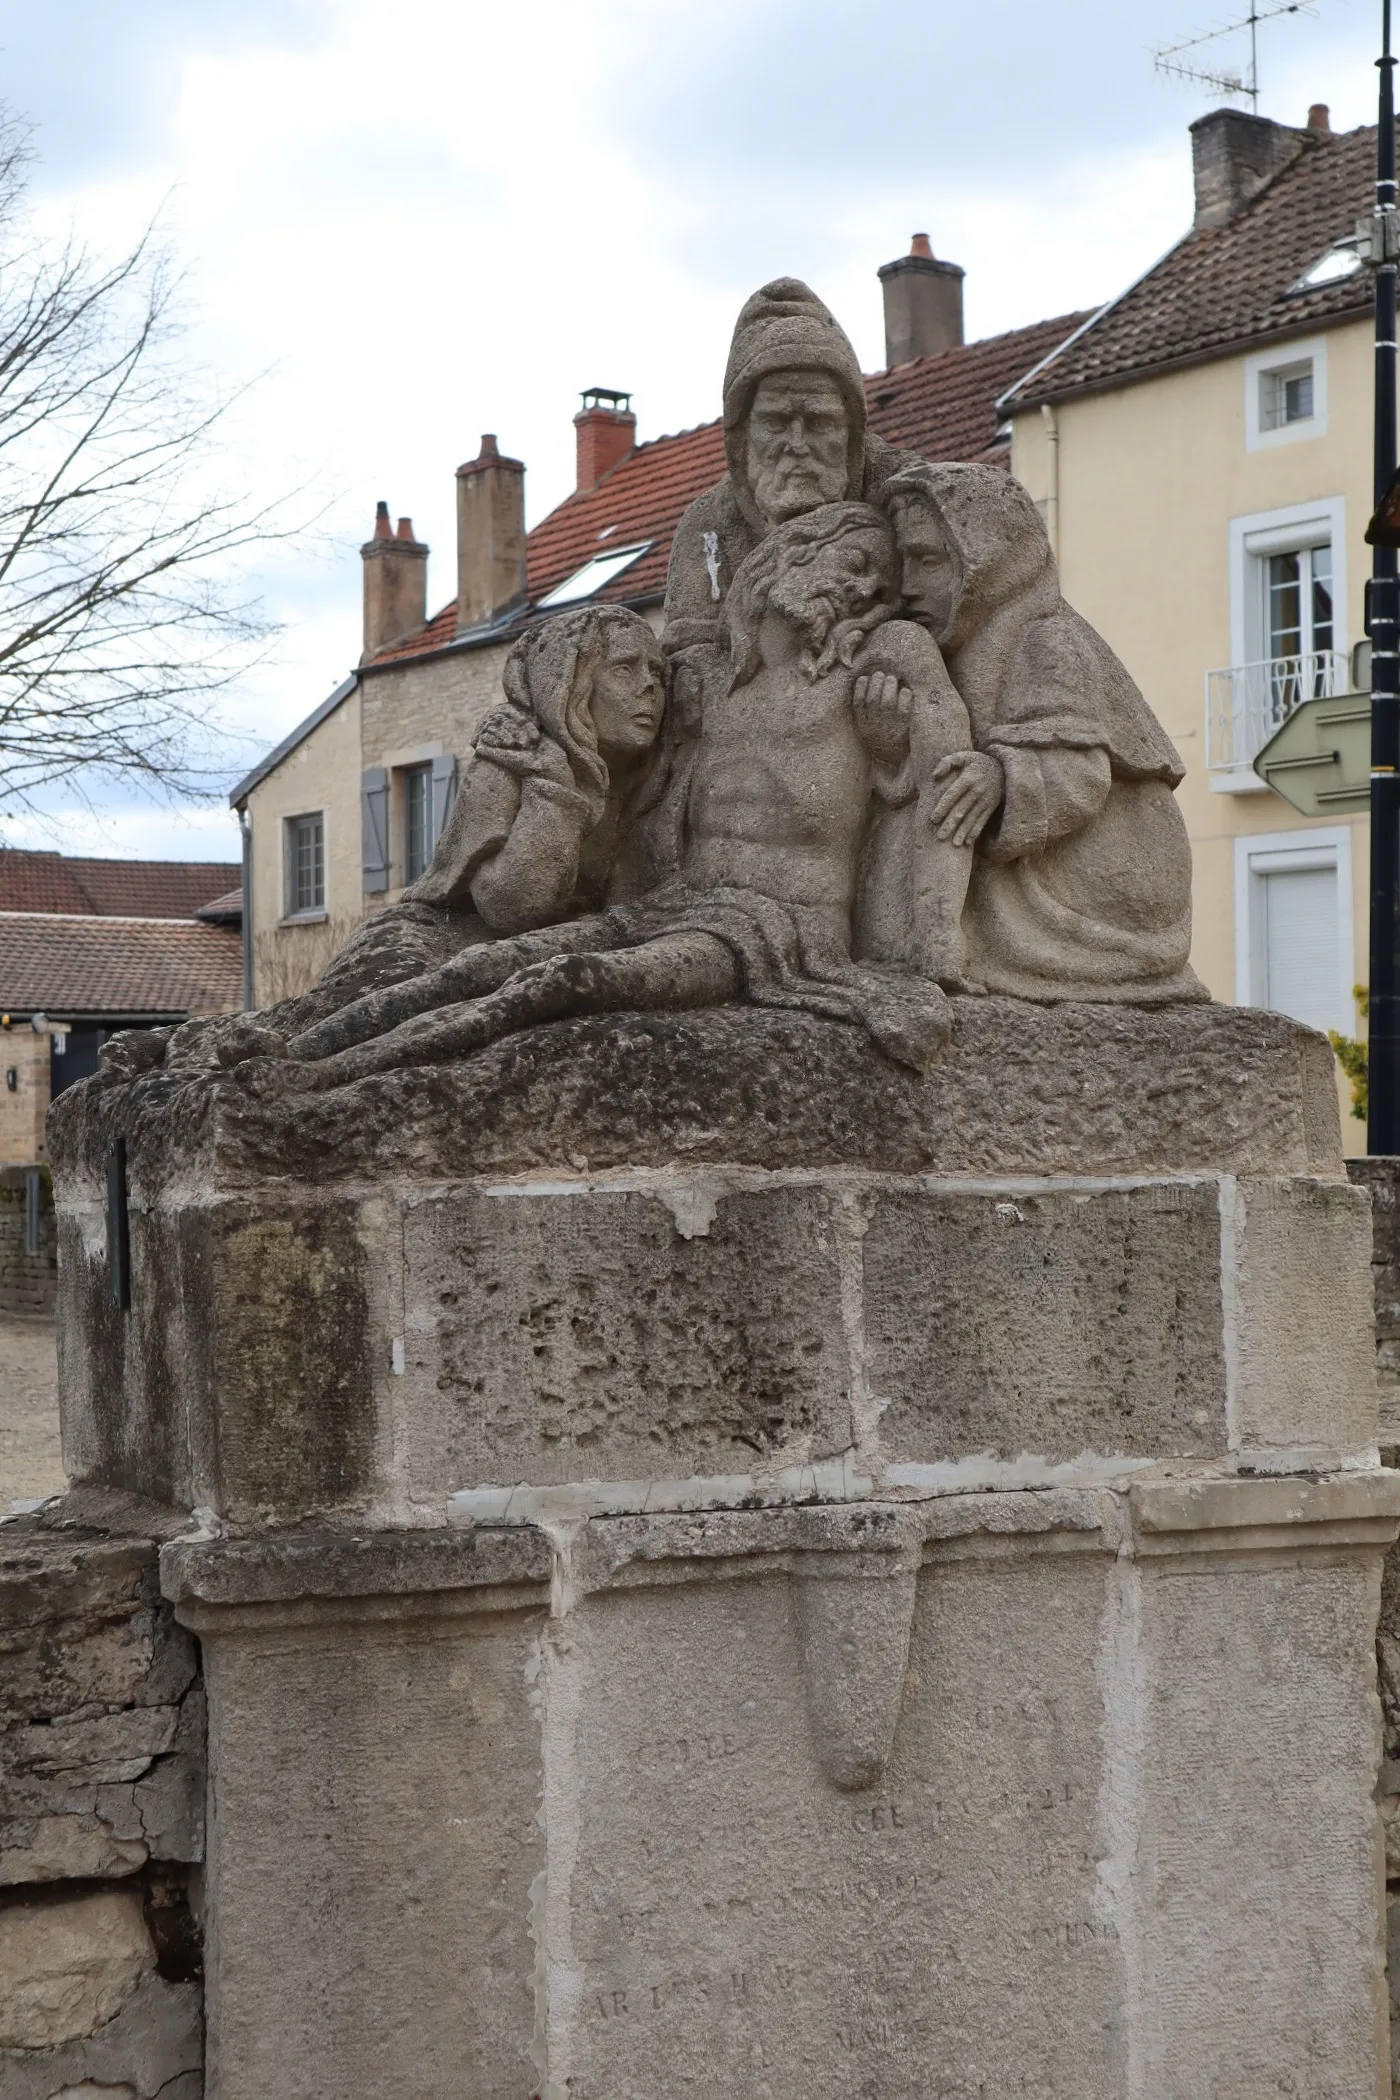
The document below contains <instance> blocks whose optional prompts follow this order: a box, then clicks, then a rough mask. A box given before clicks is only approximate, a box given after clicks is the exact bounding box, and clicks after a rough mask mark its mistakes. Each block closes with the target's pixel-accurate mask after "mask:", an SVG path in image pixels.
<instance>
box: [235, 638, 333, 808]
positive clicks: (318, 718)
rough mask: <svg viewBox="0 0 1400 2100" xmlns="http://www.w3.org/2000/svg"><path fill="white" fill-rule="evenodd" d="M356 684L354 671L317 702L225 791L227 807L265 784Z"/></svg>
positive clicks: (236, 804)
mask: <svg viewBox="0 0 1400 2100" xmlns="http://www.w3.org/2000/svg"><path fill="white" fill-rule="evenodd" d="M358 684H359V673H358V671H352V672H351V673H350V676H349V677H348V678H345V679H342V680H341V682H340V684H339V685H338V686H337V687H336V689H335V691H334V692H333V693H330V694H328V695H327V697H326V698H325V699H324V700H323V701H322V702H321V705H320V706H319V707H318V708H317V709H316V711H315V713H314V714H309V715H308V716H307V717H306V720H305V721H304V722H298V723H297V726H296V728H295V729H293V730H292V731H291V733H290V734H289V735H287V736H284V737H283V739H282V741H281V743H280V744H274V745H273V747H272V749H271V750H270V751H269V752H268V754H267V757H266V758H264V759H260V760H259V762H258V764H257V765H255V766H254V768H253V770H252V772H251V773H245V774H244V776H243V778H242V779H241V780H240V781H239V783H238V785H237V787H236V788H231V789H230V790H229V798H228V799H229V807H230V808H231V809H237V808H238V805H239V803H240V802H242V801H243V800H244V799H245V797H246V796H248V795H251V793H252V792H253V789H254V788H255V787H256V786H257V785H258V783H259V781H262V780H266V778H267V776H268V774H269V773H270V772H271V771H272V770H273V768H274V766H280V765H281V763H282V761H283V759H284V758H286V757H287V756H288V754H289V753H290V752H293V751H295V750H296V748H297V745H298V744H304V743H305V741H306V739H307V738H308V737H309V736H310V734H311V732H312V730H313V729H319V728H320V726H321V724H322V723H323V722H324V721H325V719H326V716H327V715H332V714H334V713H335V710H336V709H337V708H338V707H339V706H340V703H341V701H342V700H348V699H349V698H350V695H351V694H352V693H353V692H354V690H355V687H356V686H357V685H358Z"/></svg>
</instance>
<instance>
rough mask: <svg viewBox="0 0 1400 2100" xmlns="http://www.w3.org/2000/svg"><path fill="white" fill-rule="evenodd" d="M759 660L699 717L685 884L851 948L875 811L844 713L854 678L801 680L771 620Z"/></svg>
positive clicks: (866, 770) (787, 638)
mask: <svg viewBox="0 0 1400 2100" xmlns="http://www.w3.org/2000/svg"><path fill="white" fill-rule="evenodd" d="M760 649H761V652H762V657H763V661H762V664H761V666H760V668H759V670H758V671H757V673H756V675H755V676H754V677H752V678H751V679H749V680H748V681H747V683H745V684H743V685H739V686H735V687H733V688H732V689H731V690H730V691H729V692H728V693H727V694H725V695H724V697H723V698H722V699H720V700H717V701H713V702H712V703H711V704H710V705H709V706H708V707H707V708H706V711H705V724H704V730H703V733H702V735H701V738H700V746H699V750H698V752H697V754H696V760H695V771H694V774H693V776H692V781H691V790H690V804H689V834H690V835H689V841H688V849H687V854H686V860H685V871H684V872H685V879H686V881H687V883H689V884H690V886H691V887H692V888H694V889H697V890H713V889H718V888H722V887H733V888H738V889H753V890H758V891H760V892H761V893H762V894H763V895H764V896H768V897H773V898H776V899H777V900H778V901H779V902H780V903H784V904H794V905H802V906H806V907H808V908H809V909H812V910H815V911H817V912H818V913H820V914H821V915H822V916H823V917H826V918H829V921H830V928H831V932H832V933H833V934H834V935H837V936H838V937H839V938H840V939H842V940H843V941H844V940H846V939H848V938H849V925H850V912H851V905H852V901H853V899H854V896H855V882H856V865H857V860H858V856H859V852H860V844H861V836H862V832H863V830H864V825H865V818H866V812H867V810H868V808H869V803H870V782H871V762H870V754H869V752H868V751H867V749H866V746H865V744H864V743H863V741H862V739H861V736H860V733H859V731H858V729H857V726H856V717H855V713H854V710H853V708H852V705H851V695H852V688H853V686H854V683H855V674H854V672H853V671H850V670H848V669H847V668H846V667H845V665H837V666H835V667H834V668H833V669H832V670H830V671H827V672H826V673H824V674H823V675H821V676H819V677H817V678H815V679H808V678H807V677H806V676H805V675H804V673H803V672H802V671H801V669H800V667H799V665H798V663H797V653H798V651H797V644H796V641H795V638H794V637H793V635H792V632H791V629H790V628H789V626H788V625H787V623H786V622H785V621H782V620H779V619H775V618H772V617H769V618H768V619H765V621H764V622H763V628H762V631H761V634H760Z"/></svg>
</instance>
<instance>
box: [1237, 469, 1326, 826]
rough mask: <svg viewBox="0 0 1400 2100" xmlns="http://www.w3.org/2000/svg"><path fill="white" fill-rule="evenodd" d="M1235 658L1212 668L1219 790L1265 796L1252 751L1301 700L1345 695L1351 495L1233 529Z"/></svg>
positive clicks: (1251, 519) (1245, 521)
mask: <svg viewBox="0 0 1400 2100" xmlns="http://www.w3.org/2000/svg"><path fill="white" fill-rule="evenodd" d="M1229 563H1230V655H1231V661H1230V663H1228V664H1224V665H1221V666H1219V667H1218V668H1216V669H1214V670H1211V671H1208V672H1207V673H1206V718H1207V719H1206V727H1207V751H1208V757H1207V764H1208V766H1209V769H1210V785H1211V787H1212V789H1214V790H1215V791H1216V792H1217V793H1220V792H1224V793H1228V794H1262V793H1264V792H1266V790H1265V786H1264V782H1263V781H1262V780H1260V778H1259V776H1258V775H1257V774H1256V773H1255V771H1254V769H1253V761H1254V758H1255V756H1256V754H1257V753H1258V752H1259V751H1260V750H1262V749H1263V747H1264V745H1265V744H1267V743H1268V741H1269V739H1270V737H1271V736H1272V735H1273V734H1274V732H1275V730H1277V729H1280V728H1281V727H1282V726H1283V724H1284V723H1285V722H1286V721H1287V719H1288V717H1289V716H1290V715H1291V714H1292V712H1293V710H1294V708H1295V707H1298V706H1299V705H1300V704H1301V703H1302V702H1303V701H1304V700H1317V699H1328V698H1330V697H1331V695H1332V694H1334V693H1341V692H1345V691H1346V690H1347V688H1348V685H1349V682H1350V676H1351V667H1350V665H1349V663H1348V661H1347V634H1346V501H1345V498H1344V497H1341V496H1326V497H1322V498H1320V499H1319V500H1318V501H1317V502H1315V503H1297V504H1290V505H1289V506H1288V507H1287V508H1285V509H1282V510H1272V511H1257V512H1254V513H1252V514H1251V515H1250V516H1247V517H1242V518H1232V519H1231V520H1230V530H1229Z"/></svg>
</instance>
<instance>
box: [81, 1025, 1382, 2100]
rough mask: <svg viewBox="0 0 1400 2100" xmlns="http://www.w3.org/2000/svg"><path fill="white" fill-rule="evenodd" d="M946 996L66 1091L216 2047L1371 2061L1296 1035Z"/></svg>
mask: <svg viewBox="0 0 1400 2100" xmlns="http://www.w3.org/2000/svg"><path fill="white" fill-rule="evenodd" d="M957 1004H958V1011H957V1015H956V1026H955V1033H954V1040H953V1042H952V1044H951V1045H950V1046H949V1049H948V1052H947V1054H946V1056H945V1057H944V1058H943V1060H941V1062H940V1064H939V1065H938V1066H936V1067H935V1069H934V1071H933V1072H932V1073H930V1074H929V1075H928V1077H927V1078H926V1079H924V1080H919V1079H916V1078H915V1077H914V1076H913V1075H911V1074H909V1073H904V1072H900V1071H898V1070H897V1068H895V1067H893V1066H891V1065H890V1064H888V1062H887V1061H885V1060H883V1059H881V1058H880V1057H879V1056H878V1054H877V1053H875V1052H874V1051H872V1050H871V1048H870V1046H869V1045H868V1044H867V1043H866V1042H865V1041H864V1039H863V1038H862V1037H860V1036H858V1035H857V1034H856V1033H855V1031H853V1030H850V1029H843V1028H841V1027H839V1026H837V1025H835V1024H820V1023H816V1022H811V1021H809V1020H806V1019H804V1018H801V1017H793V1016H785V1015H773V1014H767V1015H757V1014H753V1013H737V1012H736V1013H725V1014H709V1015H692V1016H683V1017H662V1018H660V1019H656V1018H653V1019H645V1020H642V1019H637V1018H636V1017H629V1016H621V1017H615V1018H614V1019H612V1020H611V1021H609V1022H605V1023H586V1024H574V1025H570V1026H569V1027H562V1028H558V1029H552V1030H542V1031H539V1032H537V1034H535V1035H533V1036H531V1037H528V1038H520V1039H517V1040H515V1041H513V1042H511V1043H507V1044H502V1045H499V1046H497V1048H496V1050H494V1051H493V1052H491V1053H488V1054H487V1055H485V1056H483V1057H482V1058H479V1059H472V1060H468V1061H467V1062H466V1063H464V1064H463V1065H461V1066H458V1067H450V1068H443V1069H441V1070H437V1071H433V1072H426V1073H409V1074H404V1075H399V1076H398V1077H397V1078H395V1079H393V1080H392V1081H389V1082H385V1083H383V1084H382V1085H381V1084H379V1083H367V1084H366V1085H365V1086H362V1087H359V1088H355V1089H349V1090H347V1092H346V1095H345V1096H343V1097H338V1098H334V1099H332V1098H325V1097H318V1098H317V1099H316V1100H315V1101H312V1102H310V1103H307V1102H301V1103H296V1102H290V1101H289V1100H288V1098H287V1097H286V1095H285V1094H284V1093H283V1092H282V1091H281V1090H280V1086H279V1083H278V1082H277V1081H276V1080H275V1078H269V1076H268V1074H267V1073H266V1072H264V1073H263V1074H262V1075H261V1076H260V1075H259V1074H258V1073H257V1072H256V1071H252V1072H247V1073H245V1074H244V1075H243V1076H242V1077H241V1078H235V1079H231V1080H228V1079H226V1080H220V1081H216V1082H213V1083H209V1082H206V1081H196V1082H177V1081H171V1080H168V1079H166V1078H164V1077H156V1078H148V1079H146V1080H142V1081H139V1082H132V1083H130V1084H129V1085H128V1084H122V1085H113V1084H107V1083H105V1082H98V1083H95V1084H90V1085H89V1086H87V1087H84V1088H75V1089H72V1090H71V1092H70V1094H68V1095H65V1097H64V1100H63V1102H62V1103H61V1104H60V1106H59V1109H58V1110H57V1111H56V1118H55V1131H54V1140H55V1143H54V1151H55V1157H56V1159H57V1162H58V1165H57V1174H56V1184H57V1187H58V1194H59V1202H60V1207H61V1210H62V1214H63V1229H64V1233H65V1254H64V1265H65V1280H64V1291H65V1307H64V1313H63V1336H64V1339H63V1365H64V1380H65V1391H64V1414H65V1420H64V1436H65V1456H66V1460H67V1463H68V1465H69V1467H70V1469H71V1470H72V1471H73V1473H74V1474H75V1475H76V1476H78V1477H80V1478H85V1479H87V1480H88V1481H89V1482H103V1483H106V1484H107V1485H108V1486H109V1487H112V1486H125V1487H128V1488H135V1487H137V1486H141V1487H142V1488H143V1489H144V1490H145V1491H146V1492H148V1493H155V1494H158V1495H159V1496H161V1497H162V1498H164V1499H165V1500H167V1501H169V1502H171V1503H176V1504H182V1505H183V1506H184V1507H186V1508H187V1509H197V1510H198V1511H199V1518H198V1525H199V1535H198V1536H197V1537H184V1538H174V1539H171V1540H169V1541H168V1542H167V1543H166V1545H165V1546H164V1548H163V1550H162V1560H161V1579H162V1584H163V1588H164V1593H165V1594H166V1596H167V1597H168V1598H170V1599H171V1600H172V1602H173V1603H174V1604H175V1606H176V1609H177V1612H178V1615H179V1618H180V1620H181V1622H182V1623H183V1624H184V1625H185V1626H187V1627H189V1628H190V1629H192V1630H193V1631H194V1632H196V1633H197V1634H198V1637H199V1640H200V1643H201V1647H202V1652H203V1656H204V1662H205V1673H206V1685H207V1692H208V1700H209V1715H210V1737H209V1741H210V1752H209V1755H210V1800H211V1803H212V1804H213V1813H212V1815H211V1819H210V1839H209V1860H208V1885H207V1897H206V1906H205V1916H206V1920H207V1931H206V1940H205V1949H206V1960H207V1967H208V1987H209V1988H208V2012H209V2034H208V2061H209V2073H210V2075H209V2100H323V2096H324V2095H326V2094H327V2093H334V2094H335V2095H336V2096H337V2100H381V2096H382V2095H384V2094H386V2093H395V2094H397V2093H410V2092H411V2093H412V2094H414V2095H415V2096H419V2100H462V2095H463V2093H464V2092H465V2093H468V2094H470V2096H471V2100H525V2096H526V2095H530V2096H538V2100H660V2096H661V2095H663V2094H664V2095H666V2096H667V2100H675V2096H678V2095H683V2094H687V2093H690V2094H694V2095H695V2096H696V2100H702V2096H703V2100H712V2096H715V2095H723V2096H724V2100H792V2096H796V2095H798V2094H800V2095H801V2096H802V2100H826V2096H828V2095H830V2096H832V2100H835V2096H837V2095H840V2096H841V2100H850V2096H852V2095H860V2096H870V2100H914V2096H916V2095H917V2096H918V2100H929V2096H930V2095H931V2094H939V2095H940V2096H941V2100H973V2096H976V2100H1099V2096H1104V2100H1107V2096H1109V2095H1112V2096H1113V2100H1265V2096H1273V2095H1277V2096H1283V2095H1285V2094H1289V2093H1293V2094H1296V2095H1298V2096H1300V2100H1301V2096H1302V2095H1304V2094H1306V2096H1307V2100H1359V2096H1364V2100H1373V2096H1374V2100H1379V2096H1380V2095H1381V2094H1382V2093H1383V2090H1384V2077H1385V2064H1384V2058H1385V2039H1386V2036H1385V2017H1386V2008H1385V1976H1384V1962H1383V1948H1382V1930H1381V1923H1382V1885H1383V1884H1382V1875H1383V1859H1382V1839H1381V1826H1380V1819H1379V1817H1378V1815H1377V1811H1376V1788H1375V1782H1376V1773H1377V1764H1378V1758H1379V1748H1380V1738H1379V1725H1378V1720H1379V1716H1378V1704H1377V1699H1376V1689H1375V1651H1374V1643H1375V1624H1376V1612H1377V1606H1378V1599H1379V1588H1380V1569H1381V1562H1382V1558H1383V1555H1384V1552H1385V1549H1386V1546H1387V1545H1388V1543H1389V1542H1390V1541H1391V1539H1392V1538H1393V1537H1394V1535H1395V1531H1396V1527H1397V1523H1398V1522H1400V1476H1397V1475H1395V1474H1392V1473H1390V1472H1387V1471H1384V1470H1382V1469H1381V1468H1380V1466H1379V1464H1378V1450H1377V1411H1376V1398H1375V1382H1374V1366H1373V1359H1372V1351H1371V1341H1370V1326H1371V1302H1370V1269H1369V1261H1370V1253H1371V1235H1370V1218H1369V1206H1368V1202H1367V1198H1366V1194H1365V1192H1364V1191H1362V1190H1358V1189H1354V1188H1352V1187H1350V1186H1349V1185H1348V1183H1347V1180H1346V1177H1345V1175H1344V1173H1343V1170H1342V1164H1341V1156H1340V1145H1339V1134H1338V1129H1337V1115H1336V1099H1335V1089H1334V1087H1333V1084H1332V1076H1331V1065H1330V1057H1329V1053H1328V1052H1327V1049H1326V1046H1325V1045H1324V1044H1323V1043H1322V1042H1321V1039H1320V1038H1317V1037H1315V1036H1312V1035H1311V1034H1309V1032H1308V1031H1306V1030H1302V1029H1299V1028H1296V1027H1295V1026H1294V1025H1293V1024H1291V1023H1287V1022H1283V1021H1281V1020H1280V1019H1279V1018H1278V1017H1277V1016H1270V1015H1258V1014H1255V1015H1244V1014H1238V1013H1230V1012H1228V1011H1222V1010H1220V1009H1210V1008H1205V1009H1189V1010H1180V1011H1178V1012H1175V1013H1163V1014H1155V1015H1144V1014H1133V1013H1130V1012H1117V1013H1106V1012H1105V1011H1104V1010H1102V1009H1092V1008H1069V1007H1066V1008H1062V1009H1055V1010H1043V1009H1024V1008H1018V1007H1015V1006H1014V1005H1013V1004H1012V1003H1011V1002H1006V1001H985V1002H976V1001H971V1000H967V1001H959V1002H958V1003H957ZM118 1136H120V1137H122V1138H124V1140H125V1142H126V1145H127V1160H128V1181H129V1192H130V1203H129V1218H128V1224H129V1230H130V1245H131V1256H132V1262H131V1300H130V1305H129V1307H122V1306H120V1305H119V1304H117V1303H115V1302H114V1299H113V1293H112V1288H111V1286H112V1268H111V1263H110V1258H109V1250H108V1244H107V1237H106V1235H107V1223H106V1213H105V1187H104V1178H103V1163H104V1158H105V1148H106V1146H107V1143H108V1142H109V1140H111V1139H112V1138H115V1137H118ZM156 1703H158V1702H156ZM162 1754H163V1753H162ZM124 1834H125V1833H124V1831H118V1830H116V1828H115V1826H114V1827H113V1833H112V1835H113V1839H114V1840H115V1839H118V1838H122V1837H123V1836H124ZM146 1973H147V1974H149V1972H146ZM139 1987H140V1988H145V1987H146V1984H145V1982H144V1981H142V1982H141V1983H140V1985H139ZM128 2002H134V1996H133V1998H132V1999H130V2000H129V2001H128ZM108 2024H111V2023H110V2022H109V2023H108ZM62 2046H67V2045H66V2044H65V2045H62ZM44 2100H48V2095H45V2096H44Z"/></svg>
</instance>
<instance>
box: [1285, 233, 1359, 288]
mask: <svg viewBox="0 0 1400 2100" xmlns="http://www.w3.org/2000/svg"><path fill="white" fill-rule="evenodd" d="M1360 268H1361V256H1360V253H1359V252H1358V249H1357V245H1356V242H1355V241H1354V240H1351V239H1348V240H1344V241H1334V242H1333V243H1332V245H1331V247H1330V248H1329V249H1328V250H1327V252H1326V254H1325V255H1320V256H1319V257H1318V259H1317V261H1316V262H1315V263H1314V264H1313V266H1312V268H1311V269H1310V270H1304V272H1303V274H1302V276H1301V277H1300V278H1299V279H1298V281H1297V283H1296V284H1290V285H1289V287H1288V289H1289V291H1290V292H1316V291H1320V290H1321V289H1322V287H1323V286H1324V285H1328V284H1340V283H1341V281H1342V279H1343V278H1344V277H1354V276H1355V275H1356V273H1357V271H1358V270H1359V269H1360Z"/></svg>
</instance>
